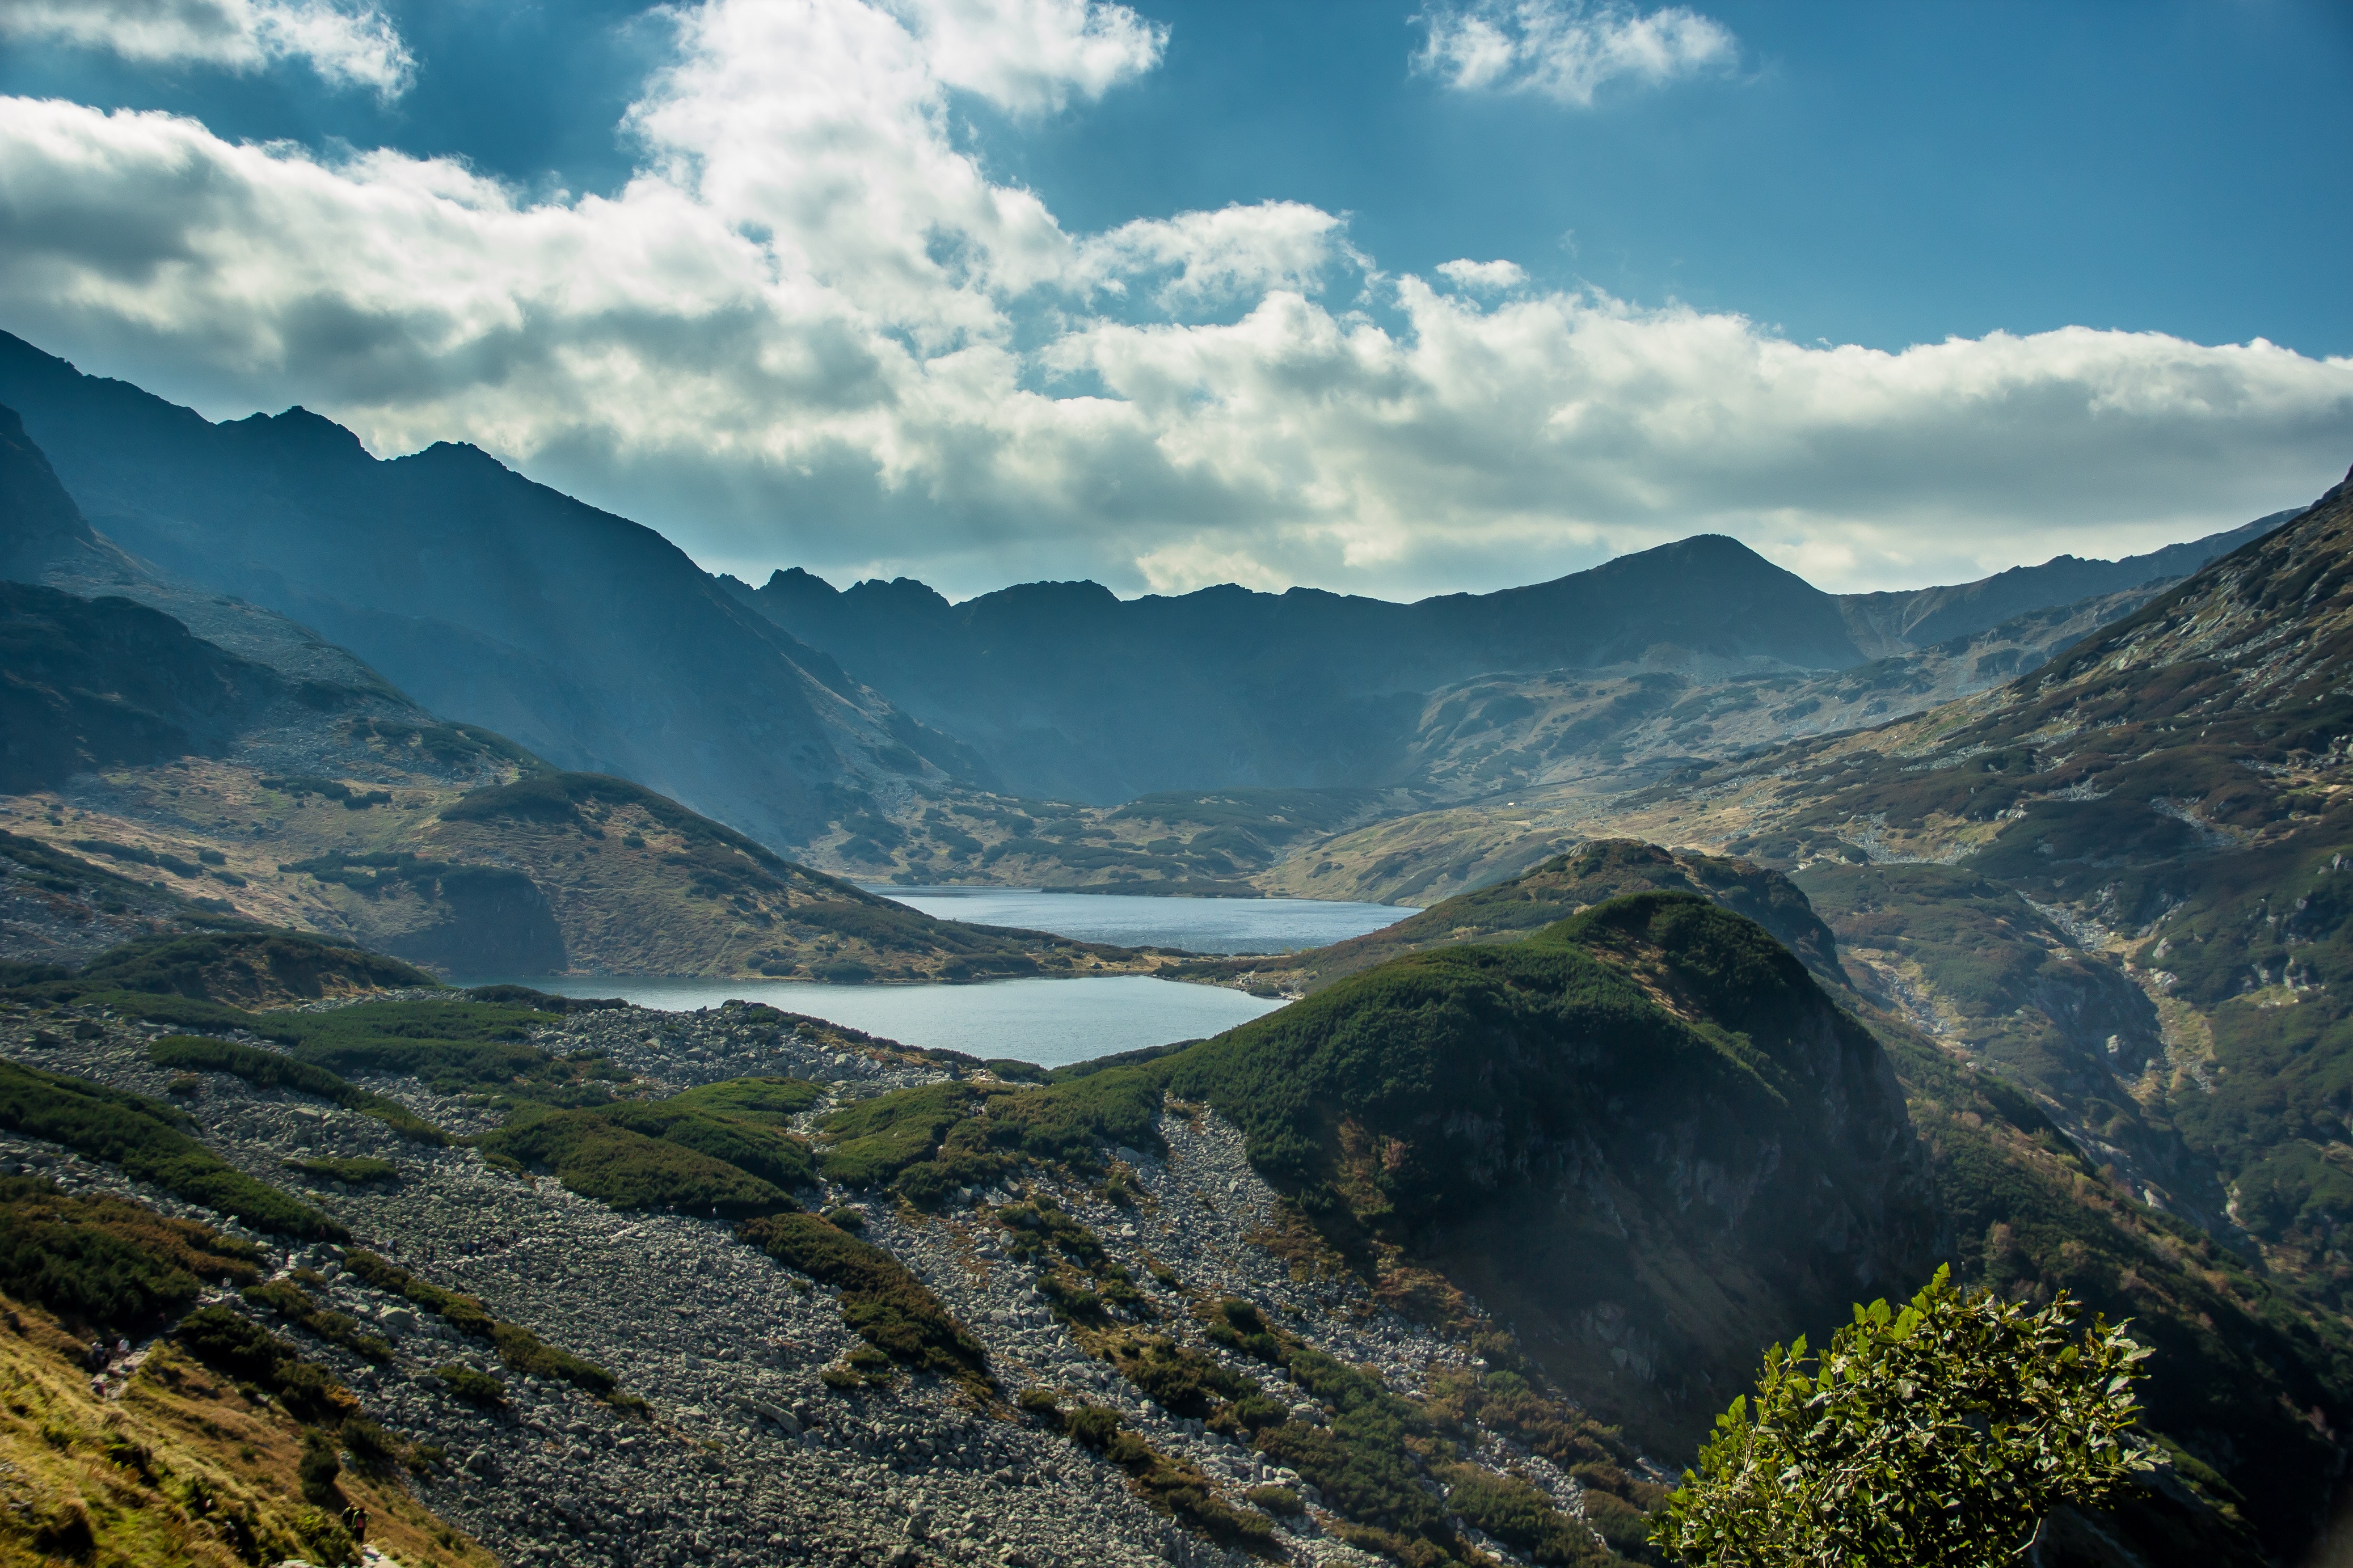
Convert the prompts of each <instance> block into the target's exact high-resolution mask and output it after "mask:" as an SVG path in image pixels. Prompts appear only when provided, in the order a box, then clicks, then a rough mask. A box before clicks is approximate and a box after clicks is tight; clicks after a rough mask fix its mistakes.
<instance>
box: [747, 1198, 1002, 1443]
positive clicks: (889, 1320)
mask: <svg viewBox="0 0 2353 1568" xmlns="http://www.w3.org/2000/svg"><path fill="white" fill-rule="evenodd" d="M736 1235H737V1236H738V1237H740V1238H741V1239H743V1240H744V1241H745V1242H747V1243H749V1244H750V1245H752V1246H754V1247H758V1248H759V1249H760V1250H761V1251H763V1252H765V1253H766V1254H767V1255H768V1256H769V1257H770V1258H775V1259H776V1261H777V1262H779V1263H781V1264H783V1265H784V1266H785V1267H786V1268H793V1269H797V1270H798V1271H799V1272H801V1273H803V1274H806V1275H807V1276H809V1278H811V1279H816V1280H818V1282H820V1283H822V1284H826V1285H831V1286H834V1287H836V1288H837V1289H839V1290H840V1292H841V1318H842V1321H843V1322H845V1323H847V1324H848V1325H849V1327H850V1329H851V1330H852V1331H855V1332H856V1333H857V1334H858V1335H859V1336H860V1338H862V1339H864V1340H865V1341H866V1342H867V1343H869V1344H871V1345H872V1346H873V1347H874V1348H875V1349H877V1350H879V1351H881V1352H883V1353H884V1354H886V1355H888V1356H890V1357H891V1358H892V1360H893V1361H896V1362H899V1363H902V1365H906V1366H911V1367H914V1368H917V1369H919V1370H921V1371H924V1372H930V1373H937V1374H938V1375H940V1376H942V1377H944V1378H948V1379H950V1380H952V1381H954V1382H955V1383H958V1384H963V1385H964V1386H965V1388H967V1389H969V1390H970V1391H972V1392H973V1393H975V1394H978V1395H980V1396H982V1397H984V1398H986V1397H990V1396H993V1395H994V1394H995V1393H996V1389H997V1381H996V1379H995V1378H993V1377H991V1376H990V1375H989V1373H988V1354H987V1352H986V1351H984V1350H983V1349H982V1348H981V1346H980V1342H978V1341H977V1340H975V1339H974V1338H973V1337H972V1336H971V1335H970V1334H969V1333H967V1332H965V1329H964V1327H963V1326H962V1325H961V1324H959V1323H958V1322H957V1321H955V1319H954V1318H952V1317H950V1316H949V1315H948V1311H947V1309H946V1308H945V1307H943V1306H942V1305H941V1304H940V1300H939V1298H938V1297H936V1296H934V1295H933V1294H932V1293H931V1291H930V1290H929V1289H925V1288H924V1286H923V1281H921V1280H920V1279H916V1278H915V1277H914V1276H913V1274H910V1273H908V1272H907V1270H906V1268H904V1266H902V1264H901V1263H900V1262H899V1260H898V1259H897V1258H893V1257H892V1256H891V1255H890V1254H889V1253H887V1252H885V1251H883V1250H882V1249H881V1247H874V1246H871V1245H870V1244H869V1243H867V1242H865V1241H862V1240H860V1239H859V1238H858V1237H854V1236H851V1235H849V1233H848V1232H847V1231H844V1230H842V1229H840V1228H839V1227H838V1226H831V1225H828V1224H827V1223H826V1222H825V1221H824V1220H821V1219H819V1218H818V1217H817V1216H816V1215H807V1214H782V1215H767V1216H765V1217H762V1218H757V1219H751V1220H746V1221H745V1222H744V1224H743V1225H742V1226H740V1227H738V1229H737V1231H736Z"/></svg>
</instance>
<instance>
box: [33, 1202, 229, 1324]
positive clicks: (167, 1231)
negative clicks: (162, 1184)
mask: <svg viewBox="0 0 2353 1568" xmlns="http://www.w3.org/2000/svg"><path fill="white" fill-rule="evenodd" d="M258 1273H259V1252H258V1251H257V1249H256V1248H255V1247H253V1246H252V1245H251V1244H250V1243H248V1242H242V1241H238V1240H237V1239H235V1238H234V1237H226V1236H223V1235H221V1234H220V1233H219V1232H218V1231H216V1230H213V1229H210V1228H209V1227H207V1226H200V1225H196V1224H195V1223H193V1222H191V1221H188V1220H179V1219H170V1218H166V1217H165V1216H164V1215H159V1214H157V1213H156V1212H155V1211H154V1210H153V1209H151V1208H149V1207H147V1206H146V1205H143V1204H135V1203H131V1202H128V1201H126V1200H124V1199H121V1198H111V1197H74V1196H69V1195H67V1194H64V1193H61V1192H59V1191H58V1188H57V1186H56V1184H54V1183H51V1182H49V1181H47V1180H46V1179H44V1178H40V1177H35V1176H5V1177H0V1293H5V1294H6V1295H7V1296H9V1297H11V1298H13V1299H15V1300H19V1301H26V1302H30V1303H32V1304H33V1305H35V1306H37V1307H39V1308H41V1309H42V1310H45V1311H47V1312H48V1313H50V1314H52V1315H53V1316H55V1317H56V1318H57V1319H58V1321H60V1322H61V1323H63V1324H65V1325H66V1326H68V1327H69V1328H70V1329H74V1330H77V1331H82V1332H114V1333H132V1332H137V1331H141V1330H142V1329H145V1328H148V1327H149V1326H151V1325H152V1324H153V1323H154V1322H155V1321H158V1320H160V1319H165V1318H170V1317H174V1316H177V1315H178V1314H180V1313H182V1312H185V1310H187V1309H188V1307H189V1306H190V1305H191V1304H192V1303H194V1302H195V1300H196V1297H197V1296H198V1295H199V1294H200V1293H201V1292H202V1290H203V1289H204V1288H205V1287H206V1285H208V1284H223V1283H241V1282H244V1281H246V1280H250V1279H254V1278H255V1277H256V1275H257V1274H258Z"/></svg>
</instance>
